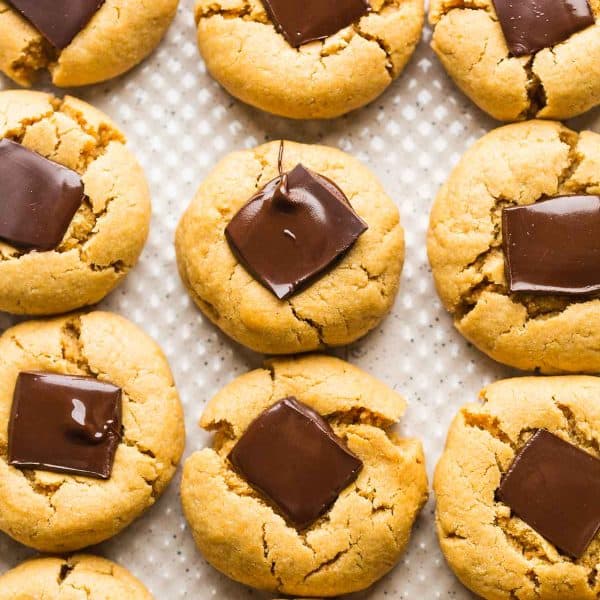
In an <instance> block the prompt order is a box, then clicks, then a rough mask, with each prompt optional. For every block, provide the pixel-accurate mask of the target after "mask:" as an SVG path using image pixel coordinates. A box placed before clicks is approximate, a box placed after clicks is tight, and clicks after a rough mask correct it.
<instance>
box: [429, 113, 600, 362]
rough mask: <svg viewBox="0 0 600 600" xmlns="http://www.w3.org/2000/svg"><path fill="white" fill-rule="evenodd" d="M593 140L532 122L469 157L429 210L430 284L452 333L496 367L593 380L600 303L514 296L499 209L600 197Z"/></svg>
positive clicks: (482, 143)
mask: <svg viewBox="0 0 600 600" xmlns="http://www.w3.org/2000/svg"><path fill="white" fill-rule="evenodd" d="M599 167H600V136H598V134H596V133H593V132H591V131H583V132H581V133H579V134H578V133H576V132H574V131H571V130H570V129H567V128H566V127H564V126H562V125H561V124H559V123H553V122H545V121H530V122H527V123H521V124H515V125H508V126H505V127H501V128H499V129H496V130H495V131H492V132H491V133H489V134H487V135H485V136H484V137H483V138H482V139H481V140H479V141H478V142H477V143H476V144H475V145H474V146H473V147H472V148H470V149H469V150H468V151H467V152H466V154H465V155H464V156H463V158H462V159H461V161H460V163H459V164H458V166H457V167H456V168H455V170H454V171H453V172H452V174H451V176H450V178H449V180H448V181H447V183H446V184H445V185H444V186H443V187H442V189H441V190H440V192H439V194H438V196H437V198H436V201H435V203H434V206H433V209H432V211H431V219H430V227H429V235H428V251H429V260H430V263H431V267H432V271H433V276H434V278H435V283H436V287H437V290H438V293H439V295H440V297H441V299H442V302H443V303H444V306H445V307H446V308H447V309H448V311H450V313H451V314H452V316H453V318H454V324H455V326H456V328H457V329H458V330H459V331H460V332H461V333H462V334H463V335H464V336H465V337H466V338H467V339H468V340H470V341H471V342H472V343H473V344H475V346H477V347H478V348H479V349H480V350H482V351H483V352H485V353H486V354H488V355H489V356H491V357H492V358H494V359H495V360H497V361H499V362H502V363H505V364H507V365H511V366H513V367H517V368H519V369H524V370H528V371H533V370H539V371H541V372H543V373H557V372H590V373H594V372H598V371H600V351H599V349H600V299H598V298H597V297H594V296H581V297H577V298H574V297H570V296H564V295H548V294H535V295H533V294H526V293H511V292H510V291H509V289H508V287H507V275H506V269H505V256H504V252H503V248H502V238H503V232H502V209H503V208H506V207H509V206H516V205H530V204H532V203H534V202H538V201H540V200H544V199H546V198H548V197H552V196H559V195H571V194H598V193H600V175H599V173H600V170H599Z"/></svg>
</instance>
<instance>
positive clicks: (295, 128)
mask: <svg viewBox="0 0 600 600" xmlns="http://www.w3.org/2000/svg"><path fill="white" fill-rule="evenodd" d="M191 4H192V0H182V3H181V6H180V8H179V12H178V15H177V18H176V21H175V22H174V24H173V26H172V27H171V29H170V31H169V33H168V35H167V37H166V39H165V40H164V41H163V43H162V44H161V46H160V47H159V49H158V50H157V51H156V52H155V53H154V54H153V55H152V56H151V57H150V59H148V60H147V61H146V62H145V63H143V64H142V65H141V66H140V67H138V68H137V69H135V70H134V71H132V72H130V73H128V74H126V75H125V76H123V77H121V78H119V79H117V80H114V81H111V82H108V83H105V84H100V85H97V86H92V87H88V88H83V89H79V90H72V91H71V92H72V93H73V94H74V95H77V96H79V97H81V98H82V99H84V100H87V101H88V102H91V103H92V104H94V105H96V106H97V107H98V108H100V109H102V110H104V111H105V112H106V113H108V114H109V115H110V116H111V117H112V118H113V119H114V120H115V121H116V122H117V124H118V125H119V126H120V127H121V128H122V129H123V131H124V132H125V133H126V135H127V137H128V140H129V147H130V148H131V150H132V151H133V152H134V153H135V154H136V155H137V157H138V159H139V160H140V161H141V163H142V165H143V166H144V168H145V170H146V173H147V177H148V179H149V182H150V185H151V188H152V199H153V221H152V229H151V233H150V238H149V240H148V244H147V245H146V248H145V250H144V253H143V255H142V259H141V261H140V263H139V265H138V266H137V267H136V268H135V269H134V270H133V271H132V272H131V274H130V275H129V276H128V278H127V279H126V281H125V283H124V284H123V285H121V286H120V287H119V288H118V289H117V290H116V291H115V292H113V294H112V295H111V296H109V297H108V298H107V299H105V300H104V301H103V302H102V303H101V304H100V305H99V307H100V308H103V309H108V310H113V311H115V312H118V313H120V314H122V315H124V316H126V317H128V318H130V319H132V320H133V321H134V322H136V323H137V324H138V325H140V326H141V327H143V328H144V329H145V330H146V331H147V332H148V333H149V334H150V335H151V336H152V337H154V338H155V339H156V340H157V341H158V342H159V343H160V345H161V346H162V348H163V350H164V351H165V353H166V355H167V358H168V359H169V362H170V364H171V368H172V370H173V373H174V375H175V380H176V382H177V387H178V389H179V392H180V394H181V398H182V401H183V404H184V408H185V413H186V427H187V448H186V453H185V456H188V455H189V454H190V453H191V452H193V451H194V450H196V449H198V448H202V447H203V446H204V445H206V444H207V442H208V440H209V437H208V436H207V435H206V434H205V433H203V432H202V431H201V430H200V428H199V427H198V425H197V422H198V419H199V417H200V414H201V412H202V409H203V406H204V404H205V403H206V401H207V400H208V399H209V398H210V397H211V396H212V395H213V394H214V393H215V392H216V391H217V390H219V389H220V388H221V387H222V386H223V385H224V384H225V383H227V382H229V381H231V379H233V378H234V377H236V376H237V375H240V374H241V373H244V372H245V371H246V370H248V369H251V368H254V367H257V366H259V365H260V363H261V359H262V357H261V356H259V355H257V354H254V353H252V352H250V351H248V350H245V349H243V348H242V347H240V346H238V345H236V344H235V343H233V342H232V341H230V340H229V339H227V338H226V337H225V336H224V335H222V334H221V333H220V332H219V331H218V330H216V329H215V328H214V327H213V326H212V325H211V324H210V323H208V322H207V320H206V319H204V318H203V317H202V316H201V314H200V312H199V311H198V310H197V309H196V308H195V307H194V306H193V304H192V302H191V300H190V299H189V297H188V295H187V293H186V292H185V289H184V287H183V285H182V283H181V282H180V280H179V277H178V275H177V269H176V265H175V251H174V247H173V238H174V232H175V227H176V225H177V222H178V220H179V217H180V216H181V214H182V212H183V211H184V210H185V208H186V206H187V205H188V203H189V202H190V201H191V199H192V197H193V195H194V193H195V191H196V188H197V187H198V185H199V184H200V182H201V180H202V179H203V178H204V177H205V176H206V175H207V173H208V172H209V171H210V169H211V167H212V166H213V165H214V164H215V163H216V162H217V160H218V159H219V158H221V157H222V156H224V155H225V154H227V153H228V152H231V151H234V150H237V149H240V148H250V147H252V146H254V145H256V144H260V143H263V142H265V141H268V140H272V139H280V138H285V139H290V140H295V141H298V142H305V143H319V144H327V145H331V146H336V147H339V148H341V149H342V150H344V151H346V152H349V153H350V154H353V155H354V156H356V157H358V158H359V159H360V160H362V161H363V162H364V163H366V164H367V165H368V166H369V167H370V168H371V169H372V170H373V171H374V172H375V173H376V174H377V176H378V177H379V178H380V179H381V180H382V182H383V183H384V186H385V188H386V190H387V192H388V194H389V195H390V196H391V197H392V198H393V199H394V200H395V202H396V203H397V205H398V208H399V209H400V213H401V218H402V223H403V225H404V228H405V232H406V262H405V265H404V271H403V274H402V285H401V290H400V293H399V295H398V297H397V299H396V303H395V305H394V309H393V311H392V313H391V314H390V316H389V317H388V318H387V319H386V320H385V321H384V322H383V324H382V325H381V326H380V327H379V328H378V329H377V330H376V331H374V332H373V333H371V334H370V335H368V336H367V337H366V338H364V339H363V340H361V341H359V342H358V343H355V344H353V345H352V346H350V347H348V348H344V349H341V350H338V351H336V352H335V353H336V354H337V355H338V356H341V357H343V358H346V359H347V360H349V361H350V362H352V363H355V364H357V365H359V366H360V367H362V368H364V369H366V370H367V371H369V372H370V373H372V374H373V375H375V376H377V377H378V378H380V379H381V380H383V381H384V382H386V383H387V384H388V385H390V386H391V387H393V388H394V389H396V390H398V391H399V392H400V393H402V394H403V395H404V396H405V397H406V398H407V400H408V409H407V412H406V416H405V418H404V419H403V421H402V423H401V425H400V428H399V429H400V431H401V432H402V433H403V434H404V435H407V436H416V437H419V438H420V439H421V440H422V441H423V444H424V447H425V454H426V459H427V468H428V473H429V476H430V480H431V477H432V474H433V468H434V466H435V463H436V462H437V459H438V457H439V454H440V452H441V450H442V446H443V443H444V440H445V436H446V431H447V428H448V425H449V423H450V421H451V419H452V417H453V415H454V414H455V412H456V411H457V409H458V407H460V406H461V405H462V404H463V403H465V402H468V401H472V400H475V399H476V397H477V392H478V391H479V389H480V388H481V387H482V386H484V385H485V384H487V383H489V382H490V381H493V380H496V379H499V378H502V377H507V376H510V375H514V374H515V373H514V372H511V371H510V370H509V369H507V368H504V367H501V366H499V365H497V364H495V363H494V362H493V361H491V360H489V359H487V358H486V357H485V356H483V355H482V354H481V353H479V352H478V351H477V350H476V349H474V348H473V347H471V346H470V345H469V344H468V343H467V342H466V341H465V340H464V339H463V338H462V337H461V336H460V334H458V332H456V331H455V330H454V329H453V327H452V323H451V319H450V318H449V316H448V315H447V314H446V312H445V311H444V309H443V308H442V307H441V305H440V302H439V300H438V298H437V295H436V293H435V290H434V287H433V281H432V278H431V274H430V271H429V267H428V264H427V255H426V248H425V236H426V230H427V224H428V219H429V209H430V206H431V203H432V201H433V198H434V197H435V194H436V192H437V189H438V188H439V186H440V185H441V184H442V182H443V181H444V180H445V179H446V177H447V176H448V174H449V172H450V170H451V169H452V167H453V166H454V165H455V164H456V162H457V160H458V159H459V157H460V155H461V154H462V153H463V152H464V151H465V150H466V149H467V148H468V147H469V145H471V144H472V143H473V142H474V141H475V140H476V139H477V138H479V137H480V136H481V135H483V134H484V133H485V132H486V131H487V130H489V129H491V128H493V127H494V126H495V123H494V122H493V121H492V120H491V119H489V118H487V117H486V116H485V115H484V114H483V113H481V112H480V111H479V110H478V109H477V108H476V107H475V106H474V105H472V104H471V103H470V102H469V101H468V100H467V99H466V98H465V97H464V96H463V95H462V94H460V92H458V91H457V89H456V88H455V87H454V85H453V84H452V82H451V81H450V80H449V79H448V77H447V76H446V75H445V73H444V71H443V68H442V67H441V65H440V64H439V63H438V62H437V59H436V58H435V56H434V55H433V52H432V51H431V50H430V49H429V47H428V44H429V38H430V32H429V30H427V29H426V30H425V32H424V37H423V40H422V42H421V44H420V45H419V47H418V49H417V52H416V53H415V56H414V58H413V60H412V62H411V63H410V64H409V66H408V68H407V69H406V71H405V73H404V75H403V76H402V77H401V78H400V79H399V80H398V81H396V82H395V83H394V84H393V85H392V86H391V88H390V89H388V91H387V92H386V93H385V94H384V95H383V96H381V97H380V98H379V99H378V100H376V101H375V102H373V103H372V104H371V105H370V106H368V107H366V108H364V109H362V110H359V111H356V112H354V113H352V114H351V115H349V116H346V117H343V118H341V119H337V120H334V121H329V122H317V121H311V122H294V121H289V120H286V119H281V118H278V117H274V116H270V115H267V114H265V113H261V112H260V111H257V110H255V109H252V108H250V107H247V106H245V105H243V104H241V103H240V102H238V101H236V100H234V99H233V98H231V97H230V96H229V95H228V94H227V93H226V92H225V91H224V90H222V89H221V88H220V87H219V86H218V84H216V83H215V82H214V81H213V80H212V79H211V78H210V76H209V75H208V74H207V73H206V71H205V68H204V65H203V63H202V60H201V59H200V57H199V54H198V51H197V48H196V43H195V29H194V21H193V15H192V7H191ZM11 87H15V86H14V84H12V83H11V82H10V81H9V80H8V79H6V78H3V77H2V76H0V89H10V88H11ZM39 87H41V88H43V89H48V90H51V88H50V87H49V86H44V85H41V86H38V88H39ZM57 93H59V94H62V93H64V92H62V91H58V92H57ZM597 121H598V111H593V112H592V113H591V114H588V115H587V116H586V117H584V118H581V119H578V120H576V122H575V123H574V126H575V127H577V128H584V127H592V128H595V127H594V124H595V123H596V122H597ZM13 322H15V320H14V319H13V318H11V317H8V316H7V315H2V314H0V330H4V329H5V328H6V327H8V326H10V324H12V323H13ZM179 481H180V473H178V475H177V476H176V478H175V480H174V482H173V483H172V484H171V486H170V487H169V489H168V491H167V492H166V493H165V495H164V496H163V497H162V498H161V499H160V500H159V501H158V502H157V504H156V505H155V506H154V507H153V508H152V509H150V510H149V511H148V512H147V513H146V515H145V516H144V517H142V518H141V519H140V520H139V521H137V522H136V523H134V524H133V525H132V526H130V527H129V528H128V529H127V530H125V531H124V532H123V533H122V534H121V535H119V536H117V537H116V538H114V539H112V540H110V541H108V542H106V543H104V544H101V545H100V546H98V547H96V548H92V549H91V551H93V552H97V553H99V554H102V555H104V556H106V557H108V558H111V559H113V560H116V561H117V562H119V563H121V564H123V565H124V566H126V567H128V568H129V569H130V570H131V571H132V572H133V573H134V574H135V575H137V576H138V577H140V578H141V579H142V580H143V581H144V583H145V584H146V585H147V586H148V587H149V589H150V590H151V591H152V592H153V593H154V595H155V596H156V598H157V600H176V599H178V598H193V599H195V600H209V599H212V598H219V599H228V600H229V599H230V600H242V599H246V598H256V599H263V598H265V599H266V598H272V597H273V596H272V595H269V594H262V593H260V592H256V591H252V590H250V589H249V588H245V587H244V586H241V585H238V584H236V583H234V582H232V581H230V580H228V579H227V578H226V577H224V576H223V575H221V574H219V573H218V572H217V571H215V570H214V569H212V568H211V567H210V566H209V565H208V564H207V563H206V561H204V560H203V558H202V557H201V556H200V554H199V553H198V552H197V551H196V549H195V547H194V544H193V541H192V537H191V534H190V532H189V530H188V529H187V527H186V524H185V521H184V519H183V515H182V512H181V508H180V503H179V495H178V488H179ZM433 510H434V502H433V498H430V500H429V503H428V504H427V505H426V507H425V508H424V510H423V512H422V514H421V517H420V518H419V520H418V521H417V523H416V526H415V529H414V532H413V536H412V539H411V542H410V545H409V548H408V550H407V552H406V553H405V555H404V556H403V558H402V559H401V561H400V563H399V564H398V566H397V567H396V568H395V569H394V570H393V571H392V573H390V574H389V575H388V576H387V577H385V578H384V579H382V580H381V581H380V582H379V583H378V584H376V585H375V586H374V587H373V588H371V589H370V590H369V591H367V592H363V593H360V594H355V595H352V596H350V597H348V598H352V599H355V600H358V599H360V600H366V599H368V600H380V599H383V598H394V599H401V598H403V599H410V600H430V599H431V600H433V599H437V598H453V599H459V600H463V599H468V598H474V596H473V595H471V594H469V593H468V592H467V591H466V590H465V589H464V588H463V587H462V586H461V584H460V583H458V581H457V580H456V579H455V578H454V576H453V574H452V573H451V571H450V570H449V569H448V567H447V566H446V565H445V563H444V559H443V557H442V554H441V552H440V550H439V548H438V545H437V541H436V537H435V532H434V524H433ZM31 555H33V552H32V551H30V550H28V549H26V548H24V547H23V546H21V545H19V544H17V543H16V542H13V541H12V540H10V539H9V538H8V537H7V536H4V535H2V534H0V572H3V571H4V570H6V569H8V568H11V567H13V566H15V565H16V564H18V563H19V562H20V561H21V560H23V559H25V558H27V557H29V556H31Z"/></svg>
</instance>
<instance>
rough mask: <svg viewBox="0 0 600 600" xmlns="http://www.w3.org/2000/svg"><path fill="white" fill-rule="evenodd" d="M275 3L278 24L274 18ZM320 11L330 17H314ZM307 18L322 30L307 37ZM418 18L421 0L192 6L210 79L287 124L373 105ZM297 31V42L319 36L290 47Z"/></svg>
mask: <svg viewBox="0 0 600 600" xmlns="http://www.w3.org/2000/svg"><path fill="white" fill-rule="evenodd" d="M279 4H283V7H282V8H281V12H285V13H286V15H285V16H286V17H287V20H286V19H282V20H281V21H282V22H283V26H282V25H281V23H279V22H276V21H275V20H274V15H277V13H278V10H277V5H279ZM357 5H358V6H357ZM360 5H362V7H361V6H360ZM269 6H270V7H271V8H270V10H268V9H267V7H269ZM323 8H329V9H332V8H333V9H336V11H337V14H334V15H326V16H325V15H322V14H318V13H319V12H320V10H322V9H323ZM334 12H335V11H334ZM313 14H314V15H318V17H320V18H319V19H317V17H315V20H319V21H320V22H321V23H322V22H323V21H325V22H329V23H330V27H329V28H328V29H327V28H326V29H325V30H323V31H320V32H319V31H311V30H313V29H315V28H316V27H311V25H314V24H312V23H311V19H310V18H309V15H311V16H312V15H313ZM296 19H297V20H298V21H299V22H298V23H296V22H295V20H296ZM423 20H424V5H423V0H398V1H396V2H386V1H385V0H371V1H370V2H368V1H367V0H354V1H351V0H344V1H342V0H339V1H338V2H318V1H315V0H312V2H311V6H307V5H306V4H290V3H287V5H286V4H285V3H282V2H280V1H273V0H268V1H265V2H263V1H261V0H233V1H230V0H228V1H220V2H212V1H211V0H197V2H196V24H197V27H198V45H199V47H200V52H201V54H202V57H203V58H204V61H205V63H206V66H207V68H208V70H209V71H210V73H211V74H212V76H213V77H214V78H215V79H216V80H217V81H218V82H219V83H220V84H221V85H223V87H225V89H227V91H228V92H229V93H230V94H232V95H233V96H235V97H236V98H239V99H240V100H242V101H243V102H247V103H248V104H251V105H253V106H256V107H257V108H260V109H262V110H265V111H267V112H271V113H274V114H277V115H281V116H284V117H291V118H295V119H330V118H333V117H338V116H340V115H342V114H344V113H347V112H349V111H351V110H354V109H356V108H359V107H361V106H363V105H365V104H367V103H369V102H371V101H372V100H374V99H375V98H376V97H377V96H379V95H380V94H381V93H382V92H383V91H384V90H385V89H386V88H387V87H388V86H389V85H390V84H391V83H392V81H394V79H396V78H397V77H398V76H399V75H400V73H401V72H402V70H403V69H404V67H405V66H406V63H407V62H408V60H409V59H410V57H411V56H412V53H413V51H414V49H415V47H416V45H417V43H418V42H419V39H420V38H421V30H422V27H423ZM285 25H288V27H289V29H290V31H286V29H285ZM316 29H318V28H316ZM299 30H308V31H305V33H306V36H305V38H304V39H306V38H311V35H310V34H311V32H312V34H313V36H312V37H313V38H314V37H316V36H318V35H319V33H323V32H324V34H325V36H326V37H325V39H317V40H316V41H309V42H308V43H303V44H302V45H300V46H299V47H294V46H293V45H292V43H294V40H293V39H292V40H291V41H290V38H293V37H295V36H296V35H297V31H299ZM315 34H316V35H315ZM300 41H302V40H300Z"/></svg>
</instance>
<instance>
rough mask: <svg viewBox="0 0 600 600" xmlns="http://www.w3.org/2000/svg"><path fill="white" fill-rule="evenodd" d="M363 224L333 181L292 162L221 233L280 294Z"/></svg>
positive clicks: (346, 243) (324, 263)
mask: <svg viewBox="0 0 600 600" xmlns="http://www.w3.org/2000/svg"><path fill="white" fill-rule="evenodd" d="M366 229H367V225H366V223H365V222H364V221H363V220H362V219H361V218H360V217H359V216H358V215H357V214H356V213H355V212H354V210H353V209H352V207H351V206H350V204H349V202H348V199H347V198H346V196H345V195H344V193H343V192H342V191H341V190H340V189H339V188H338V187H337V186H336V185H335V184H334V183H333V182H331V181H330V180H328V179H326V178H325V177H323V176H322V175H319V174H317V173H313V172H312V171H309V170H308V169H306V168H305V167H303V166H302V165H297V166H296V167H295V168H294V169H293V170H292V171H290V172H289V173H284V174H283V175H281V176H280V177H277V178H276V179H273V180H272V181H270V182H269V183H267V185H265V187H264V188H262V189H261V190H260V191H259V192H258V193H257V194H256V195H255V196H254V197H253V198H251V199H250V201H249V202H248V203H247V204H246V205H245V206H244V207H243V208H242V209H241V210H240V211H239V212H238V213H237V214H236V215H235V217H234V218H233V219H232V220H231V222H230V223H229V225H227V228H226V229H225V235H226V237H227V241H228V242H229V246H230V247H231V250H232V251H233V252H234V254H235V255H236V256H237V258H238V260H239V261H240V262H241V263H242V265H244V267H245V268H246V269H247V270H248V271H249V272H250V273H251V274H252V275H253V277H254V278H255V279H256V280H258V281H259V282H260V283H262V284H263V285H264V286H265V287H266V288H268V289H270V290H271V291H272V292H273V294H275V296H277V298H279V299H284V298H288V297H289V296H291V295H292V294H294V293H295V292H296V291H297V290H298V288H300V287H301V286H303V285H304V284H306V283H307V282H309V281H310V280H312V279H314V278H315V277H316V276H317V275H319V274H320V273H322V272H323V271H324V270H325V269H326V268H327V267H329V266H330V265H331V264H332V263H333V262H334V261H335V260H336V259H338V258H340V257H341V256H343V255H344V254H345V253H346V252H347V251H348V250H349V249H350V247H351V246H352V245H353V244H354V242H355V241H356V240H357V239H358V237H359V236H360V235H361V234H362V233H363V232H364V231H366Z"/></svg>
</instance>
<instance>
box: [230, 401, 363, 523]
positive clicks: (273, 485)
mask: <svg viewBox="0 0 600 600" xmlns="http://www.w3.org/2000/svg"><path fill="white" fill-rule="evenodd" d="M229 459H230V460H231V462H232V464H233V466H234V468H235V469H236V471H237V472H238V473H239V474H240V475H241V476H242V477H244V478H245V479H246V480H247V481H248V483H249V484H250V485H252V486H253V487H254V488H256V489H257V490H258V491H259V492H261V493H262V494H264V495H265V496H266V497H267V498H268V499H269V500H271V502H272V503H273V504H274V505H275V506H276V507H277V508H279V510H280V511H281V512H282V513H283V515H284V516H285V517H286V519H287V520H288V521H289V522H290V523H292V524H293V525H294V526H296V527H297V528H299V529H303V528H305V527H308V526H309V525H310V524H311V523H313V522H314V521H315V520H316V519H318V518H319V517H320V516H321V515H322V514H323V513H325V512H326V511H327V510H328V509H329V508H330V507H331V505H332V504H333V503H334V502H335V501H336V499H337V498H338V496H339V494H340V492H341V491H342V490H343V489H344V488H346V487H347V486H348V485H350V484H351V483H352V482H353V481H354V480H355V479H356V478H357V477H358V473H359V472H360V470H361V468H362V462H361V461H360V459H358V458H357V457H356V456H355V455H354V454H352V452H350V450H348V448H347V447H346V445H345V444H344V443H343V441H342V440H341V439H340V438H338V437H337V436H336V435H335V433H334V432H333V430H332V429H331V427H330V426H329V424H328V423H327V421H325V420H324V419H323V417H321V415H319V414H318V413H316V412H315V411H314V410H312V409H311V408H309V407H308V406H306V405H304V404H302V403H301V402H298V400H296V398H285V399H283V400H280V401H279V402H277V403H276V404H274V405H273V406H271V407H270V408H268V409H267V410H265V411H264V412H263V413H262V414H261V415H259V416H258V417H257V418H256V419H255V420H254V421H253V422H252V423H251V424H250V426H249V427H248V429H247V430H246V431H245V433H244V435H243V436H242V437H241V438H240V440H239V441H238V443H237V444H236V445H235V447H234V448H233V450H232V451H231V453H230V455H229Z"/></svg>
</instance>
